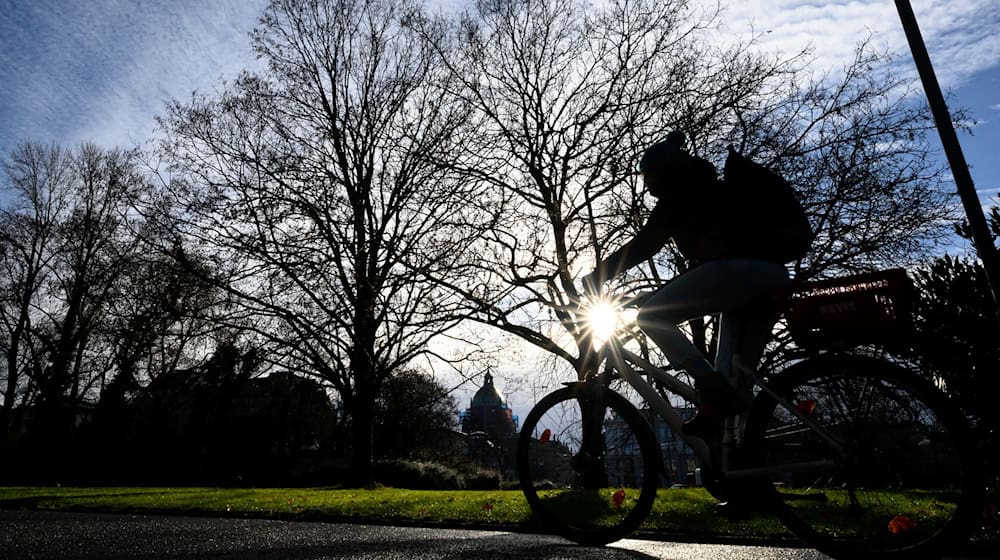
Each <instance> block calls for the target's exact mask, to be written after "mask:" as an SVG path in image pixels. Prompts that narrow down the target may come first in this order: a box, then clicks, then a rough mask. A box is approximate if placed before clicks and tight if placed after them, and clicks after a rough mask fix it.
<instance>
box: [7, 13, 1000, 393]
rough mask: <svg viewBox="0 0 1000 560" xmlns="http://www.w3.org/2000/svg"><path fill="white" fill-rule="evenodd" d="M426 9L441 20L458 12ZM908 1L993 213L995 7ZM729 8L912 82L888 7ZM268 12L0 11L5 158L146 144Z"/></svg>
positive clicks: (782, 41) (220, 70)
mask: <svg viewBox="0 0 1000 560" xmlns="http://www.w3.org/2000/svg"><path fill="white" fill-rule="evenodd" d="M428 1H432V2H433V3H434V4H436V5H438V6H444V7H447V8H454V7H456V6H461V5H463V2H464V0H428ZM470 1H471V0H470ZM693 1H695V2H698V1H704V2H705V3H709V4H714V0H693ZM912 3H913V8H914V11H915V13H916V17H917V20H918V22H919V23H920V26H921V31H922V33H923V35H924V38H925V40H926V41H927V43H928V49H929V51H930V56H931V60H932V62H933V63H934V65H935V68H936V70H937V73H938V78H939V80H940V81H941V84H942V87H943V88H944V89H945V90H946V91H947V92H949V93H950V96H951V97H950V98H949V104H950V105H951V106H960V107H964V108H965V109H967V110H969V111H970V113H971V116H972V117H973V119H974V121H975V125H974V129H973V134H972V135H969V134H964V133H963V134H961V135H960V140H961V141H962V146H963V149H964V150H965V156H966V159H967V160H968V161H969V163H970V164H971V165H972V175H973V180H974V181H975V184H976V187H977V189H978V190H979V191H980V195H981V200H983V201H984V202H988V200H989V198H990V197H992V196H993V195H994V194H996V193H998V191H1000V160H998V158H997V146H998V145H1000V33H997V31H998V30H1000V0H947V1H942V0H913V2H912ZM723 4H725V5H726V12H725V14H724V16H723V22H724V23H723V26H722V27H721V29H720V32H721V33H723V34H730V35H731V36H733V37H736V36H746V35H747V33H748V32H749V30H750V29H753V30H755V31H757V32H760V33H764V38H763V43H762V45H761V47H762V48H765V49H769V50H781V51H783V52H786V53H792V52H796V51H798V50H799V49H801V48H802V47H804V46H806V45H811V46H812V47H813V48H814V49H815V51H814V52H815V59H816V60H815V63H814V64H815V67H816V68H817V69H825V68H830V69H834V70H835V69H836V68H839V67H842V66H843V65H845V64H846V63H847V62H849V61H850V59H851V55H852V50H853V48H854V46H855V44H856V43H857V42H858V41H859V40H861V39H863V38H865V37H868V36H869V35H870V36H871V39H872V40H873V41H875V42H876V44H878V45H885V46H887V47H888V48H890V49H901V50H902V54H903V55H904V56H903V57H902V58H901V59H900V68H899V70H900V71H902V72H912V73H913V74H914V75H915V70H914V69H913V68H912V59H911V58H909V54H908V51H906V50H905V49H906V41H905V37H904V36H903V32H902V29H901V26H900V24H899V18H898V15H897V13H896V10H895V6H894V4H893V2H892V1H891V0H828V1H824V0H723ZM265 5H266V1H265V0H169V1H164V0H0V157H2V156H4V155H6V154H7V153H9V151H10V150H11V149H12V148H13V147H14V146H15V145H16V144H17V142H19V141H22V140H26V139H31V140H35V141H41V142H44V143H49V142H53V143H57V144H60V145H63V146H74V145H76V144H78V143H80V142H82V141H87V140H90V141H94V142H97V143H98V144H100V145H103V146H106V147H112V146H121V147H131V146H135V145H141V144H143V143H144V142H146V141H148V140H149V139H150V138H151V137H152V135H153V131H154V127H155V120H154V119H155V116H156V115H157V114H161V113H162V112H163V107H164V103H165V102H167V101H169V100H171V99H181V100H183V99H185V98H187V97H189V96H190V95H191V94H192V92H194V91H211V90H212V89H213V88H214V87H216V86H217V85H218V84H219V83H220V82H221V81H222V80H225V79H232V78H234V77H235V76H236V75H237V74H238V73H239V72H240V70H242V69H245V68H248V67H252V66H253V65H255V64H257V62H256V61H255V58H254V56H253V54H252V52H251V51H250V42H249V38H248V33H249V32H250V30H251V29H252V28H253V26H254V25H255V23H256V20H257V17H258V16H259V14H260V12H261V10H262V9H263V8H264V6H265ZM498 385H500V380H499V379H498ZM501 388H502V387H501ZM473 390H474V388H473ZM460 404H461V405H462V406H463V407H464V406H465V405H466V404H467V400H463V402H461V403H460Z"/></svg>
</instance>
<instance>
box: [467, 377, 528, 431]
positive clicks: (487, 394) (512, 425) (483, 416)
mask: <svg viewBox="0 0 1000 560" xmlns="http://www.w3.org/2000/svg"><path fill="white" fill-rule="evenodd" d="M461 418H462V432H463V433H466V434H473V433H476V432H483V433H485V434H486V437H487V438H488V439H490V440H491V441H493V442H496V443H499V442H502V441H504V440H505V439H507V438H508V437H510V436H511V435H512V434H516V433H517V417H516V416H514V413H513V412H512V411H511V409H510V407H509V406H507V399H505V398H504V396H503V395H501V394H500V392H499V391H497V389H496V387H495V386H494V385H493V375H492V374H490V373H489V372H486V377H485V379H484V380H483V386H482V387H480V389H479V390H478V391H476V394H475V396H473V397H472V404H471V405H470V406H469V408H468V409H466V410H465V412H464V413H462V415H461Z"/></svg>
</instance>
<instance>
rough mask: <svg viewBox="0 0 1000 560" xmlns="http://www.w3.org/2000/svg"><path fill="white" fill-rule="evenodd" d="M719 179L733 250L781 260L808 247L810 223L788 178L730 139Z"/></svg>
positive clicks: (793, 258) (795, 257) (801, 253)
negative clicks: (722, 190) (724, 197)
mask: <svg viewBox="0 0 1000 560" xmlns="http://www.w3.org/2000/svg"><path fill="white" fill-rule="evenodd" d="M723 183H724V184H725V194H726V198H727V207H728V209H729V211H728V216H729V224H730V226H731V228H732V235H731V238H732V242H733V244H734V245H735V246H734V250H735V251H736V256H744V257H748V256H749V257H762V258H766V259H768V260H772V261H775V262H780V263H783V264H784V263H789V262H792V261H796V260H798V259H800V258H802V257H803V256H805V254H806V253H808V252H809V248H810V247H811V245H812V240H813V231H812V226H810V225H809V219H808V217H807V216H806V213H805V210H803V209H802V204H800V203H799V199H798V196H797V195H796V193H795V190H794V189H793V188H792V186H791V185H789V184H788V181H786V180H785V179H784V178H782V177H781V176H780V175H778V174H777V173H775V172H774V171H772V170H770V169H768V168H766V167H764V166H763V165H761V164H759V163H756V162H754V161H752V160H750V159H749V158H747V157H744V156H743V155H742V154H740V153H739V152H737V151H736V150H735V149H734V148H733V147H732V146H731V145H730V146H729V155H728V157H727V158H726V165H725V168H724V171H723Z"/></svg>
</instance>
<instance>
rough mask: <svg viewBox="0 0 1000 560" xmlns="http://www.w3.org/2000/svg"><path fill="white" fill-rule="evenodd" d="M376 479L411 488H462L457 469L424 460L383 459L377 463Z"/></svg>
mask: <svg viewBox="0 0 1000 560" xmlns="http://www.w3.org/2000/svg"><path fill="white" fill-rule="evenodd" d="M375 481H376V482H378V483H379V484H382V485H384V486H392V487H394V488H408V489H410V490H461V489H462V488H463V481H462V477H461V476H459V474H458V471H456V470H455V469H452V468H449V467H446V466H444V465H440V464H438V463H430V462H423V461H400V460H394V461H382V462H379V463H377V464H376V465H375Z"/></svg>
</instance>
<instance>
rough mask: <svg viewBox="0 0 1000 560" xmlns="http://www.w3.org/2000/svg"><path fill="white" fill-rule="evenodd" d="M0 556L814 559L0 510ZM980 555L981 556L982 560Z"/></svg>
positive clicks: (673, 546)
mask: <svg viewBox="0 0 1000 560" xmlns="http://www.w3.org/2000/svg"><path fill="white" fill-rule="evenodd" d="M0 558H3V559H5V560H21V559H46V560H48V559H53V560H66V559H83V558H111V559H116V558H117V559H122V558H133V559H135V558H138V559H146V558H148V559H154V558H155V559H168V560H169V559H188V558H206V559H212V560H228V559H234V560H235V559H237V558H238V559H274V560H277V559H309V560H324V559H348V558H351V559H399V560H432V559H433V560H437V559H446V558H448V559H451V558H457V559H470V560H472V559H476V560H480V559H485V558H504V560H519V559H524V560H550V559H551V560H555V559H569V558H572V559H582V560H591V559H592V560H624V559H629V560H646V559H657V560H701V559H704V560H708V559H713V560H715V559H718V560H728V559H734V560H735V559H773V560H779V559H781V560H813V559H825V558H827V557H826V556H824V555H822V554H820V553H819V552H816V551H814V550H810V549H802V548H782V547H768V546H735V545H723V544H694V543H675V542H660V541H650V540H625V541H621V542H619V543H616V544H615V545H612V546H609V547H606V548H592V547H581V546H576V545H573V544H569V543H568V542H567V541H564V540H562V539H560V538H557V537H551V536H544V535H529V534H518V533H504V532H496V531H473V530H457V529H431V528H412V527H407V528H403V527H383V526H371V525H347V524H337V523H309V522H288V521H274V520H266V519H218V518H194V517H180V516H156V515H150V516H147V515H112V514H83V513H64V512H40V511H29V510H23V511H0ZM980 558H983V557H982V556H980Z"/></svg>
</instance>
